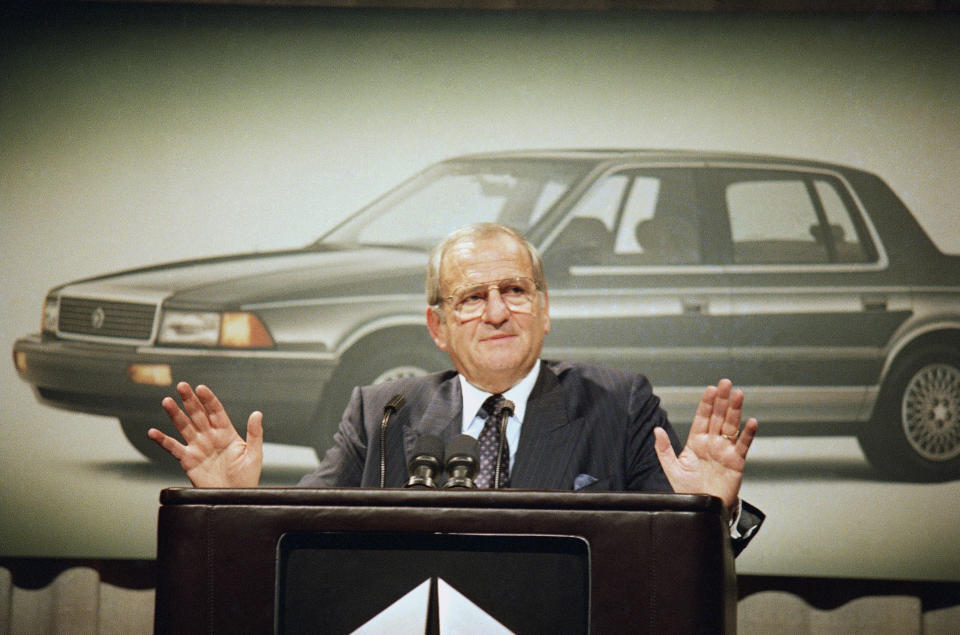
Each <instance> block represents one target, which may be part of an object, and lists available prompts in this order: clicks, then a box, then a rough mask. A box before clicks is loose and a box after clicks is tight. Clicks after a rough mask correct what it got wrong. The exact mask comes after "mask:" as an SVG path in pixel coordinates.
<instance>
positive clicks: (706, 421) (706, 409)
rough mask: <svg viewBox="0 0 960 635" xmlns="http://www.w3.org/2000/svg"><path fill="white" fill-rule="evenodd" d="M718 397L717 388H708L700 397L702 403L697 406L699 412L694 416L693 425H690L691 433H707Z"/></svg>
mask: <svg viewBox="0 0 960 635" xmlns="http://www.w3.org/2000/svg"><path fill="white" fill-rule="evenodd" d="M716 395H717V387H716V386H707V388H706V389H705V390H704V391H703V396H702V397H700V403H699V404H697V412H696V413H695V414H694V415H693V423H692V424H690V433H691V434H693V433H698V434H702V433H705V432H707V430H708V428H709V426H710V416H711V415H712V414H713V402H714V400H715V398H716Z"/></svg>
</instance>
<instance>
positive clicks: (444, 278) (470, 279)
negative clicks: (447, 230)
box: [440, 235, 533, 292]
mask: <svg viewBox="0 0 960 635" xmlns="http://www.w3.org/2000/svg"><path fill="white" fill-rule="evenodd" d="M517 276H527V277H533V263H531V262H530V255H529V254H528V253H527V251H526V250H525V249H524V248H523V246H522V245H521V244H520V243H519V242H517V241H516V240H515V239H514V238H513V237H511V236H507V235H497V236H492V237H488V238H480V239H473V238H469V239H464V240H462V241H458V242H456V243H454V244H453V245H451V246H450V247H449V248H448V249H447V251H446V252H445V253H444V254H443V260H442V261H441V262H440V282H441V285H442V286H443V289H444V291H445V292H449V291H452V290H454V289H456V288H458V287H462V286H464V285H469V284H476V283H478V282H489V281H492V280H500V279H503V278H514V277H517Z"/></svg>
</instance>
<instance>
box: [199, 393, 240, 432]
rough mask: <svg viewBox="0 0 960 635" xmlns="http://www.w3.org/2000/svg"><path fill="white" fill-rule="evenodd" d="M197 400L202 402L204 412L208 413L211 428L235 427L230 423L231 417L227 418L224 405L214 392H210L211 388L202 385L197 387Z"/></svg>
mask: <svg viewBox="0 0 960 635" xmlns="http://www.w3.org/2000/svg"><path fill="white" fill-rule="evenodd" d="M197 398H198V399H199V400H200V403H201V404H202V405H203V409H204V411H205V412H206V413H207V420H208V421H209V422H210V427H212V428H232V427H233V424H232V423H230V417H229V416H227V411H226V409H225V408H224V407H223V404H222V403H220V399H219V398H217V396H216V395H215V394H213V391H212V390H210V388H208V387H207V386H204V385H202V384H201V385H199V386H197Z"/></svg>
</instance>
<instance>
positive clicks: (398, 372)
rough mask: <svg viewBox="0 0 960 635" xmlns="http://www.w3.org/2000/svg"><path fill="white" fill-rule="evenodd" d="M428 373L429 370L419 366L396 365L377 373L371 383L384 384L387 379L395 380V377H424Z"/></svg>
mask: <svg viewBox="0 0 960 635" xmlns="http://www.w3.org/2000/svg"><path fill="white" fill-rule="evenodd" d="M426 374H427V371H426V370H425V369H423V368H420V367H419V366H395V367H393V368H388V369H387V370H385V371H383V372H382V373H380V374H379V375H377V376H376V377H375V378H374V379H373V381H372V382H370V383H371V384H382V383H384V382H387V381H393V380H394V379H403V378H404V377H423V376H424V375H426Z"/></svg>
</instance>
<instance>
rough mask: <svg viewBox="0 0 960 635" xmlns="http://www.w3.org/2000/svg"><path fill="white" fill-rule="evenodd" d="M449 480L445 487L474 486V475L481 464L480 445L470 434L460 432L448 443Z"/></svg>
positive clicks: (447, 466) (447, 464) (460, 487)
mask: <svg viewBox="0 0 960 635" xmlns="http://www.w3.org/2000/svg"><path fill="white" fill-rule="evenodd" d="M446 455H447V456H446V468H447V474H448V477H447V482H446V483H444V484H443V489H463V488H474V487H476V485H474V484H473V477H474V476H476V475H477V468H478V466H479V465H480V446H479V445H477V440H476V439H474V438H473V437H471V436H470V435H469V434H459V435H457V436H455V437H454V438H453V439H451V440H450V443H448V444H447V452H446Z"/></svg>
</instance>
